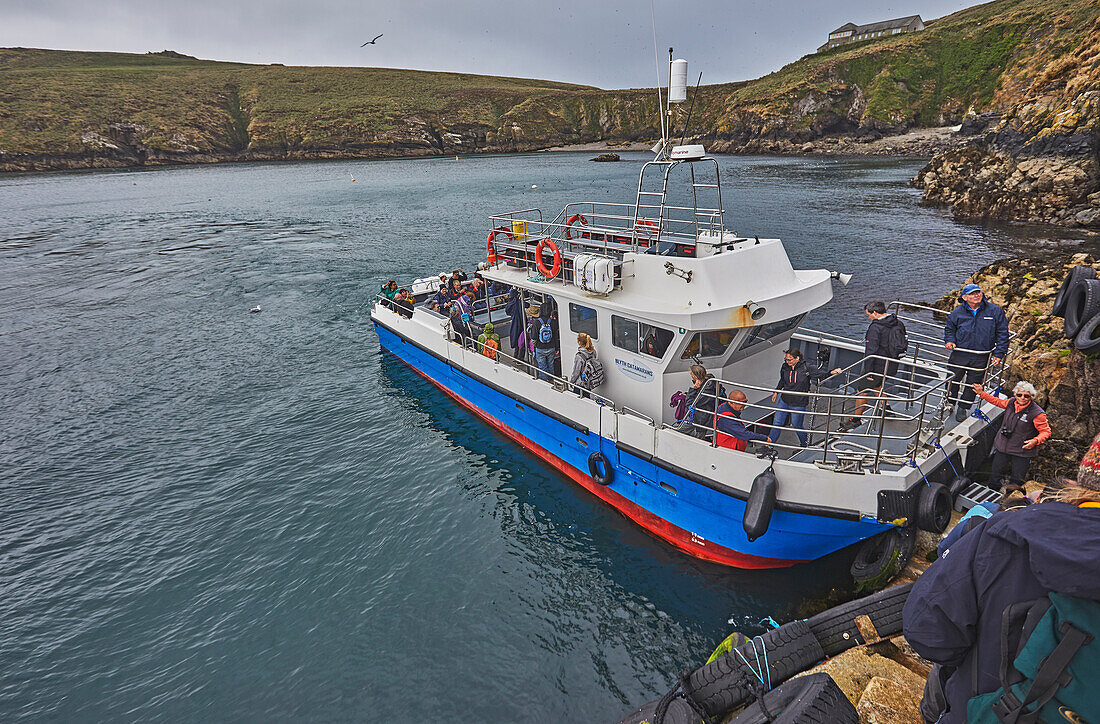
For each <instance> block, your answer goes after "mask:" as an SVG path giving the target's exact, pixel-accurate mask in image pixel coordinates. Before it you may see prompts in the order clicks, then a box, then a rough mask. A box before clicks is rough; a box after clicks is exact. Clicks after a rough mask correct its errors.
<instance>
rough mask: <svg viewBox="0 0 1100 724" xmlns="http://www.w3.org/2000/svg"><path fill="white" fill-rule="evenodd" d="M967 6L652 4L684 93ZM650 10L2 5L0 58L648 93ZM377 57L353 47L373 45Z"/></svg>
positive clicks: (293, 2) (374, 4)
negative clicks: (264, 67) (31, 54)
mask: <svg viewBox="0 0 1100 724" xmlns="http://www.w3.org/2000/svg"><path fill="white" fill-rule="evenodd" d="M974 4H976V3H974V2H967V1H965V0H880V1H877V2H876V1H875V0H847V1H845V2H841V0H736V1H734V2H721V1H719V0H653V7H654V8H655V11H656V19H657V44H658V46H659V47H660V48H661V56H662V58H663V60H662V63H663V65H667V53H668V50H667V49H668V47H669V46H670V45H671V46H674V47H675V48H676V56H677V57H683V58H686V59H687V60H688V62H689V66H688V76H689V78H690V80H691V82H692V83H694V82H695V80H696V78H697V77H698V73H699V71H702V72H703V83H704V84H707V83H721V82H726V81H733V80H746V79H751V78H758V77H760V76H762V75H765V74H767V73H769V72H771V71H773V70H776V69H778V68H780V67H782V66H783V65H784V64H786V63H789V62H791V61H793V60H797V59H798V58H800V57H801V56H803V55H805V54H807V53H812V52H813V51H814V50H815V49H816V48H817V46H819V45H821V44H822V43H823V42H824V41H825V39H826V36H827V35H828V33H829V31H830V30H833V29H834V28H836V27H838V26H840V25H843V24H844V23H846V22H849V21H851V22H854V23H857V24H860V23H871V22H875V21H878V20H889V19H892V18H897V17H905V16H908V15H918V14H919V15H920V16H921V17H922V18H924V20H925V21H927V20H930V19H933V18H938V17H942V16H944V15H948V14H950V13H953V12H955V11H957V10H961V9H963V8H965V7H969V6H971V5H974ZM650 8H651V4H650V0H634V1H633V2H630V1H628V0H562V1H557V0H543V1H541V2H529V1H526V0H512V1H511V2H489V1H487V0H386V1H384V0H359V1H353V0H312V1H310V0H262V1H261V0H102V1H101V2H96V1H95V0H0V47H13V46H22V47H34V48H59V49H66V50H115V51H123V52H131V53H144V52H148V51H159V50H164V49H170V50H175V51H178V52H180V53H186V54H187V55H194V56H197V57H200V58H208V59H212V60H233V61H243V62H248V63H284V64H286V65H339V66H380V67H389V68H418V69H424V70H448V71H463V72H471V73H484V74H488V75H509V76H518V77H524V78H543V79H548V80H559V81H566V82H571V83H582V84H585V85H595V86H599V87H601V88H628V87H649V86H652V85H653V81H654V78H655V75H656V70H655V62H654V54H653V27H652V23H651V19H650V18H651V10H650ZM379 33H383V36H382V37H381V38H380V39H379V40H378V42H377V44H375V45H368V46H367V47H365V48H360V47H359V44H360V43H362V42H364V41H366V40H370V39H371V38H372V37H374V36H375V35H377V34H379Z"/></svg>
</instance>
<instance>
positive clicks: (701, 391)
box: [676, 365, 725, 439]
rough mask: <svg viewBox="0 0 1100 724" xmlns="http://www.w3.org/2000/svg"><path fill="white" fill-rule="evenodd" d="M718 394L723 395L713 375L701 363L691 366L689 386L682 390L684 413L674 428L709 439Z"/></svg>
mask: <svg viewBox="0 0 1100 724" xmlns="http://www.w3.org/2000/svg"><path fill="white" fill-rule="evenodd" d="M719 396H723V397H724V396H725V390H723V389H721V386H720V385H719V384H718V382H717V380H716V379H715V377H714V375H712V374H711V373H709V372H707V368H706V367H704V366H703V365H692V366H691V387H689V388H687V390H685V391H684V397H685V399H684V406H685V408H686V409H687V414H685V415H684V417H683V419H681V420H680V421H679V422H678V423H677V425H676V429H677V430H679V431H680V432H686V433H687V434H688V435H694V436H695V437H699V438H703V439H709V438H710V436H711V435H712V433H713V430H712V428H711V425H712V424H713V422H714V409H715V407H717V401H718V397H719Z"/></svg>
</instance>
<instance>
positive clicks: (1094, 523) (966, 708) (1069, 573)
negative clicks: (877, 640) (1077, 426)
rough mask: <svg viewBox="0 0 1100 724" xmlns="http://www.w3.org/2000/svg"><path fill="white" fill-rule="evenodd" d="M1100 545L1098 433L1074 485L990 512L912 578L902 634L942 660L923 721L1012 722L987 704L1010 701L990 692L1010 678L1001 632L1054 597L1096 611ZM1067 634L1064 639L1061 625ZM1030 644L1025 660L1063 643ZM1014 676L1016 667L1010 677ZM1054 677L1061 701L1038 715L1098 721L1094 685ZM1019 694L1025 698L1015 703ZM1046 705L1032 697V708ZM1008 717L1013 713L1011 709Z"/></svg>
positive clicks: (1089, 617) (1082, 623)
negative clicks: (1074, 685) (1070, 714)
mask: <svg viewBox="0 0 1100 724" xmlns="http://www.w3.org/2000/svg"><path fill="white" fill-rule="evenodd" d="M1098 551H1100V436H1097V438H1096V439H1094V440H1093V442H1092V446H1091V447H1090V448H1089V450H1088V452H1086V453H1085V456H1084V458H1083V459H1082V460H1081V467H1080V469H1079V470H1078V475H1077V481H1076V482H1074V481H1066V484H1065V487H1063V488H1062V490H1061V491H1059V492H1058V493H1057V494H1056V495H1053V496H1044V498H1043V502H1040V503H1038V504H1036V505H1026V506H1023V507H1021V508H1019V509H1017V510H1013V511H1011V512H1008V511H1002V512H998V513H994V514H993V515H992V517H990V518H987V519H986V520H984V521H982V522H980V523H978V524H977V525H976V526H975V527H974V528H973V529H972V530H971V531H970V532H969V533H966V534H965V535H963V536H961V537H959V538H958V540H956V541H955V542H954V543H953V544H952V545H951V546H950V547H949V548H947V550H945V551H944V552H943V555H942V556H941V557H940V558H939V559H938V560H937V561H935V562H934V563H933V564H932V565H931V566H929V567H928V569H927V570H926V571H925V572H924V573H923V574H921V576H920V578H918V579H917V581H916V583H914V584H913V588H912V589H911V590H910V592H909V596H908V598H907V599H906V601H905V607H904V609H903V610H902V625H903V633H904V635H905V639H906V641H908V642H909V644H910V645H911V646H912V647H913V648H914V649H916V651H917V653H918V654H920V655H921V656H923V657H924V658H926V659H928V660H930V661H933V662H935V663H937V664H939V666H937V667H935V668H934V669H933V671H932V674H931V675H930V676H929V679H928V685H927V687H926V688H925V696H924V701H922V702H921V714H922V715H923V716H924V719H925V721H938V722H939V723H940V724H956V723H959V722H966V721H976V720H977V721H1008V720H1009V718H1010V717H1006V718H998V717H996V716H993V715H992V713H991V710H990V707H991V706H1008V705H1009V704H1010V702H1008V701H1007V700H1003V699H1000V698H999V694H995V693H994V692H997V691H998V690H1000V689H1001V687H1002V682H1001V677H1002V676H1003V675H1004V674H1003V673H1002V670H1001V657H1002V652H1001V649H1002V635H1003V632H1005V631H1013V630H1014V631H1016V632H1020V631H1022V630H1023V629H1024V625H1023V621H1022V620H1021V621H1019V622H1018V625H1017V620H1016V619H1013V618H1012V616H1013V612H1016V611H1023V612H1027V611H1029V610H1031V609H1030V606H1031V605H1032V604H1033V603H1034V602H1035V601H1036V600H1038V599H1043V598H1046V597H1047V596H1048V594H1051V593H1057V594H1061V595H1062V596H1070V597H1073V599H1077V601H1076V602H1075V603H1076V605H1078V606H1081V608H1074V609H1073V610H1075V611H1083V612H1088V611H1090V609H1091V611H1095V606H1096V603H1097V602H1100V555H1097V552H1098ZM1062 600H1063V601H1065V600H1066V599H1062ZM1016 604H1024V605H1023V606H1019V607H1017V606H1016ZM1055 605H1057V604H1055ZM1086 606H1087V607H1086ZM1052 610H1053V609H1052ZM1006 618H1007V619H1008V625H1006ZM1063 620H1068V619H1063ZM1072 620H1073V624H1074V625H1075V626H1076V627H1078V628H1081V629H1082V630H1085V631H1090V632H1096V631H1097V630H1098V628H1100V622H1097V620H1096V616H1095V615H1094V614H1091V613H1088V614H1086V613H1082V614H1081V615H1080V616H1078V615H1074V617H1073V619H1072ZM1028 621H1031V619H1030V618H1028ZM1032 627H1034V628H1035V630H1039V629H1040V628H1041V627H1042V624H1039V626H1037V627H1035V624H1034V622H1032ZM1052 627H1053V626H1052ZM1062 636H1063V637H1065V636H1066V631H1065V630H1063V631H1062ZM1062 640H1063V641H1065V640H1066V638H1062ZM1044 642H1046V643H1044ZM1022 643H1023V641H1017V640H1013V641H1010V642H1008V643H1005V644H1004V645H1005V646H1006V647H1007V648H1009V650H1010V651H1011V652H1015V651H1017V650H1018V648H1017V647H1018V645H1021V644H1022ZM1027 644H1028V650H1030V651H1031V654H1033V655H1034V656H1033V658H1032V659H1029V660H1031V661H1038V659H1039V657H1040V656H1043V655H1044V654H1045V653H1049V651H1051V650H1052V648H1047V649H1044V648H1042V647H1043V646H1044V645H1049V646H1050V647H1054V646H1055V645H1057V639H1056V638H1053V637H1051V638H1049V639H1041V638H1040V639H1039V640H1038V642H1037V640H1036V638H1035V637H1034V634H1032V638H1031V639H1030V640H1028V641H1027ZM1033 645H1034V646H1033ZM1091 645H1093V646H1095V645H1097V644H1091ZM1092 651H1095V649H1093V650H1092ZM1082 654H1086V655H1089V652H1087V651H1086V649H1081V650H1080V651H1079V652H1078V654H1077V658H1076V659H1073V661H1075V662H1076V661H1078V659H1080V657H1081V655H1082ZM1010 658H1011V656H1010ZM1051 658H1054V657H1053V655H1052V656H1051ZM1016 661H1017V662H1019V661H1021V659H1017V660H1016ZM1038 666H1039V667H1040V668H1041V667H1042V664H1039V665H1038ZM1023 669H1026V672H1025V673H1023V674H1022V675H1021V677H1020V678H1023V679H1025V681H1024V682H1023V683H1022V684H1021V687H1022V688H1018V689H1016V691H1019V692H1027V691H1028V690H1029V687H1030V683H1028V682H1027V681H1026V679H1029V678H1030V679H1032V680H1033V681H1034V677H1035V669H1030V668H1027V667H1026V666H1023V668H1022V669H1021V670H1022V671H1023ZM1077 671H1078V672H1079V676H1083V675H1084V674H1083V673H1080V672H1081V670H1080V669H1077ZM1052 673H1053V672H1052ZM1014 674H1015V671H1013V670H1010V671H1009V674H1008V675H1010V676H1012V675H1014ZM1058 680H1059V681H1060V682H1061V685H1060V686H1057V687H1056V688H1055V691H1054V698H1051V699H1050V701H1051V703H1052V704H1054V705H1055V709H1056V711H1055V712H1054V715H1053V716H1050V715H1049V710H1048V709H1046V708H1043V709H1042V716H1041V717H1038V718H1036V719H1035V720H1036V721H1040V720H1041V721H1055V719H1056V718H1058V711H1057V710H1058V709H1059V708H1061V709H1062V710H1072V711H1074V712H1077V713H1078V714H1080V715H1082V716H1081V717H1080V718H1074V719H1073V721H1085V717H1086V716H1087V719H1088V721H1100V719H1096V718H1094V716H1093V715H1092V713H1091V712H1096V711H1097V699H1096V692H1095V686H1092V685H1089V686H1084V687H1081V688H1078V689H1077V690H1076V691H1071V688H1070V687H1069V686H1066V685H1065V682H1064V681H1061V677H1059V678H1058ZM1090 681H1091V679H1090ZM1023 698H1024V697H1023V696H1022V695H1021V698H1020V699H1019V700H1017V702H1016V703H1017V704H1019V703H1020V701H1022V700H1023ZM998 701H999V703H998ZM1040 701H1042V702H1044V703H1045V701H1046V700H1045V699H1040ZM1042 706H1043V704H1039V703H1034V702H1033V705H1032V706H1029V711H1030V709H1031V708H1036V709H1038V708H1040V707H1042ZM1008 713H1009V714H1011V706H1008ZM968 715H969V716H968ZM1030 720H1031V719H1029V721H1030Z"/></svg>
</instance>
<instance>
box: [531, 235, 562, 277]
mask: <svg viewBox="0 0 1100 724" xmlns="http://www.w3.org/2000/svg"><path fill="white" fill-rule="evenodd" d="M547 247H550V250H551V251H552V252H554V266H553V267H551V268H550V269H547V268H546V265H545V264H543V263H542V252H543V251H545V250H546V248H547ZM535 266H536V267H538V270H539V274H542V275H543V276H544V277H546V278H547V279H553V278H554V277H556V276H557V275H558V272H560V271H561V252H560V251H558V245H557V244H555V243H554V241H553V239H551V238H549V237H546V238H544V239H543V240H542V241H540V242H539V244H538V246H536V247H535Z"/></svg>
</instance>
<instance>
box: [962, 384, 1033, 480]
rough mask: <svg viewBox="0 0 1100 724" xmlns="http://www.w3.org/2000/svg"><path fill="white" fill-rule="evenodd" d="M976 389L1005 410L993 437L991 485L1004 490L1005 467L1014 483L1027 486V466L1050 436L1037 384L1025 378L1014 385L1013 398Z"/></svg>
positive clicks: (979, 388) (1029, 465) (980, 388)
mask: <svg viewBox="0 0 1100 724" xmlns="http://www.w3.org/2000/svg"><path fill="white" fill-rule="evenodd" d="M974 392H976V393H977V394H978V397H981V398H982V399H983V400H985V401H986V402H989V403H992V404H994V405H996V406H997V407H999V408H1001V409H1002V410H1004V411H1005V414H1004V417H1002V418H1001V424H1000V426H999V427H998V429H997V436H996V437H995V438H993V469H992V470H991V471H990V473H989V487H991V488H993V489H994V490H997V489H1000V487H1001V480H1002V478H1003V475H1004V472H1005V470H1008V469H1010V470H1011V472H1010V473H1009V480H1010V481H1011V482H1012V484H1013V485H1023V484H1024V480H1025V479H1026V478H1027V469H1028V468H1029V467H1031V459H1032V458H1034V457H1035V453H1036V452H1038V447H1039V446H1040V445H1042V444H1043V443H1044V442H1046V441H1047V440H1049V439H1050V424H1049V423H1048V422H1047V414H1046V411H1044V410H1043V408H1041V407H1039V405H1038V403H1036V402H1035V394H1036V392H1035V387H1034V385H1032V384H1031V383H1030V382H1024V381H1023V380H1021V381H1020V382H1017V383H1016V386H1015V387H1013V388H1012V397H1010V398H1008V399H1005V400H1002V399H1001V398H1000V397H994V396H993V395H991V394H989V393H988V392H986V391H985V389H984V388H983V387H982V386H981V385H979V384H977V383H975V384H974Z"/></svg>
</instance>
